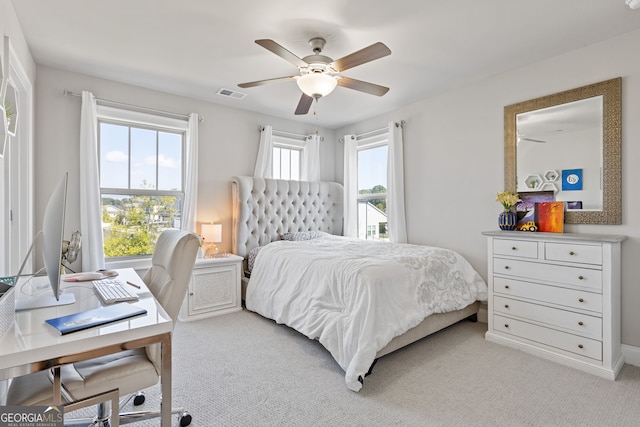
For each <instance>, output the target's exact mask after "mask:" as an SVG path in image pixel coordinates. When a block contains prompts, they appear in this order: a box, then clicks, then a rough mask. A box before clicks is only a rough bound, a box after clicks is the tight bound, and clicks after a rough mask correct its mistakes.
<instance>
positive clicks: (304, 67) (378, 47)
mask: <svg viewBox="0 0 640 427" xmlns="http://www.w3.org/2000/svg"><path fill="white" fill-rule="evenodd" d="M256 43H257V44H259V45H260V46H262V47H263V48H265V49H267V50H269V51H271V52H273V53H275V54H276V55H278V56H279V57H281V58H283V59H285V60H286V61H288V62H290V63H291V64H293V65H295V66H296V67H298V69H299V70H300V75H299V76H288V77H278V78H274V79H267V80H258V81H255V82H248V83H241V84H239V85H238V86H239V87H241V88H249V87H254V86H261V85H264V84H267V83H273V82H280V81H285V80H295V81H296V83H297V84H298V87H299V88H300V90H302V92H303V93H302V97H301V98H300V101H299V102H298V106H297V107H296V111H295V114H296V115H301V114H307V113H308V112H309V108H310V107H311V103H312V102H313V100H314V99H315V100H316V101H317V100H318V99H319V98H320V97H323V96H326V95H328V94H330V93H331V92H332V91H333V89H335V87H336V86H342V87H346V88H348V89H354V90H357V91H360V92H365V93H368V94H371V95H376V96H382V95H384V94H385V93H387V92H388V91H389V88H388V87H384V86H380V85H377V84H373V83H368V82H364V81H362V80H356V79H352V78H350V77H344V76H340V75H337V73H341V72H343V71H345V70H348V69H350V68H353V67H356V66H358V65H362V64H365V63H367V62H370V61H373V60H375V59H379V58H382V57H384V56H387V55H389V54H391V50H390V49H389V48H388V47H387V46H386V45H385V44H384V43H380V42H378V43H374V44H372V45H371V46H368V47H365V48H364V49H360V50H359V51H357V52H353V53H351V54H349V55H347V56H344V57H342V58H340V59H338V60H335V61H334V60H333V59H331V58H329V57H328V56H325V55H321V52H322V49H324V45H325V43H326V41H325V39H323V38H322V37H314V38H312V39H311V40H309V44H310V45H311V49H312V50H313V55H309V56H305V57H304V58H299V57H298V56H296V55H295V54H293V53H291V52H289V51H288V50H287V49H285V48H284V47H282V46H281V45H279V44H278V43H276V42H274V41H273V40H269V39H260V40H256Z"/></svg>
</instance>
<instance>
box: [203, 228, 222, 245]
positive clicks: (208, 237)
mask: <svg viewBox="0 0 640 427" xmlns="http://www.w3.org/2000/svg"><path fill="white" fill-rule="evenodd" d="M202 237H203V238H204V242H205V243H207V242H209V243H220V242H222V224H202Z"/></svg>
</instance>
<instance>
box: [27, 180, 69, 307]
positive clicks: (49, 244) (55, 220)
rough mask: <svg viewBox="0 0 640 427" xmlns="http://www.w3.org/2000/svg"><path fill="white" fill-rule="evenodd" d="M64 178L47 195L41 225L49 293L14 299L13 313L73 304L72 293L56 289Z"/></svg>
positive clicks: (58, 276)
mask: <svg viewBox="0 0 640 427" xmlns="http://www.w3.org/2000/svg"><path fill="white" fill-rule="evenodd" d="M68 176H69V173H68V172H65V174H64V176H63V177H62V179H61V180H60V182H59V183H58V185H57V186H56V188H55V189H54V190H53V193H51V196H50V197H49V202H48V203H47V207H46V209H45V211H44V219H43V222H42V232H41V234H42V258H43V261H44V266H45V268H46V270H47V276H48V279H49V287H50V288H51V292H52V293H51V294H50V293H49V292H46V293H40V292H34V293H33V294H32V295H29V296H28V297H23V298H18V299H16V311H20V310H28V309H32V308H41V307H52V306H58V305H66V304H73V303H74V302H75V296H74V295H73V294H72V293H62V292H61V289H60V272H61V266H62V264H61V261H62V245H63V239H64V215H65V207H66V203H67V180H68V179H69V178H68ZM37 238H38V236H36V240H37ZM34 243H35V240H34ZM32 247H33V245H32ZM30 252H31V249H29V253H27V257H28V256H29V254H30ZM25 261H26V259H25ZM24 264H25V263H24V262H23V266H22V267H21V268H20V272H18V276H17V277H16V281H17V278H18V277H19V276H20V274H21V272H22V268H23V267H24Z"/></svg>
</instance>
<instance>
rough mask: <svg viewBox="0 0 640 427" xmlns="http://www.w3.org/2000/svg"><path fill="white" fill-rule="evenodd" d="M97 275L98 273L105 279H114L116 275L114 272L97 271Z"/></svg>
mask: <svg viewBox="0 0 640 427" xmlns="http://www.w3.org/2000/svg"><path fill="white" fill-rule="evenodd" d="M97 273H100V274H102V275H104V276H106V277H114V276H117V275H118V272H117V271H116V270H98V271H97Z"/></svg>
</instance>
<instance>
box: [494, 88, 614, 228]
mask: <svg viewBox="0 0 640 427" xmlns="http://www.w3.org/2000/svg"><path fill="white" fill-rule="evenodd" d="M621 94H622V78H620V77H618V78H615V79H611V80H606V81H603V82H599V83H594V84H591V85H588V86H583V87H579V88H576V89H571V90H567V91H564V92H559V93H555V94H552V95H547V96H543V97H541V98H536V99H531V100H529V101H524V102H520V103H517V104H512V105H508V106H506V107H504V189H505V191H513V192H522V191H534V190H541V191H544V190H552V191H554V193H555V196H556V197H557V200H562V201H566V200H572V204H571V206H572V207H573V209H568V210H567V211H566V212H565V215H564V218H565V221H564V222H565V223H567V224H621V223H622V190H621V188H622V186H621V180H622V172H621V151H622V150H621V148H622V141H621V139H622V138H621V122H622V120H621V116H622V100H621V97H622V96H621ZM583 106H584V107H587V106H589V108H588V110H589V111H590V113H588V114H582V113H580V114H578V113H577V112H578V111H582V112H584V111H585V110H586V109H585V108H583ZM594 107H595V108H594ZM552 115H553V117H552ZM569 116H571V118H567V117H569ZM578 116H580V118H577V117H578ZM587 117H588V119H587ZM565 119H566V120H565ZM526 121H529V122H537V123H538V124H540V125H541V126H542V127H541V126H537V125H536V127H534V126H529V127H528V128H527V127H525V125H524V123H526ZM587 121H588V123H590V124H585V123H587ZM559 123H562V125H560V124H559ZM578 127H579V128H578ZM590 128H593V129H590ZM523 129H529V130H533V129H535V132H536V133H534V134H524V132H523ZM565 130H570V132H564V131H565ZM559 135H562V138H560V137H559ZM586 135H589V136H588V137H587V136H586ZM569 136H571V139H572V140H573V141H572V142H571V143H572V144H578V145H574V146H573V148H566V146H565V147H562V146H561V145H559V143H555V145H554V143H553V142H552V140H554V141H555V140H562V139H563V138H564V141H567V140H569V139H570V138H569ZM577 140H579V141H577ZM588 140H593V141H592V142H590V143H588V142H587V141H588ZM525 143H526V144H528V145H527V146H524V145H522V146H521V144H525ZM580 144H581V145H580ZM532 146H538V147H540V148H539V149H538V150H539V153H538V154H534V152H533V151H527V150H529V149H531V148H530V147H532ZM518 147H520V149H519V148H518ZM542 147H544V151H543V148H542ZM567 150H569V151H567ZM571 150H573V151H571ZM518 151H520V153H518ZM553 153H556V154H557V155H555V156H554V154H553ZM567 153H569V154H567ZM519 154H520V157H518V156H519ZM574 154H575V155H574ZM534 158H540V159H545V160H544V162H542V163H541V162H538V163H537V164H536V166H535V170H536V171H537V172H531V171H528V170H526V167H525V166H524V165H525V163H523V162H525V161H526V159H534ZM587 159H590V160H587ZM572 162H573V163H572ZM518 165H520V169H523V170H521V171H518ZM571 166H573V168H572V167H571ZM583 166H584V169H582V168H583ZM571 170H578V171H580V187H579V191H572V192H569V191H565V192H564V193H563V192H562V191H563V190H562V189H563V188H565V189H566V190H575V188H571V185H568V184H565V182H564V181H568V182H571V178H575V175H574V176H572V177H571V178H569V176H571V175H567V176H566V177H565V178H566V179H564V181H563V178H562V173H563V172H570V171H571ZM583 171H584V179H583V176H582V173H583ZM558 180H560V181H558ZM582 182H584V187H582ZM563 184H565V185H563ZM583 198H584V199H585V202H584V207H583V206H582V205H583V201H582V200H580V201H579V202H578V201H577V200H576V199H583Z"/></svg>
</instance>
